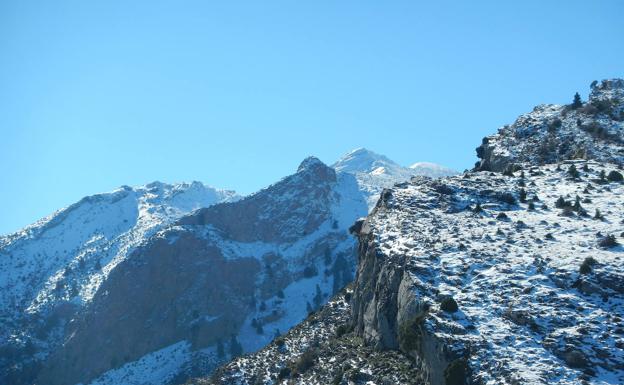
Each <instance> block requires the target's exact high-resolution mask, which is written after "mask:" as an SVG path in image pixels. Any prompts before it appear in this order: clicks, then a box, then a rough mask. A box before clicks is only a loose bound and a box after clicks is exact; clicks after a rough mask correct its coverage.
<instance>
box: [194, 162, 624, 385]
mask: <svg viewBox="0 0 624 385" xmlns="http://www.w3.org/2000/svg"><path fill="white" fill-rule="evenodd" d="M572 165H574V166H575V167H577V169H578V170H579V175H578V177H577V178H573V177H572V176H573V175H571V173H570V172H569V171H568V170H569V168H570V166H572ZM617 170H618V168H617V166H615V165H613V164H602V163H598V162H594V161H590V162H577V163H564V164H557V165H550V166H541V167H527V168H525V169H524V170H523V171H519V172H517V173H516V174H515V175H513V176H505V175H500V174H498V175H495V174H490V173H489V172H474V173H468V174H465V175H463V176H461V177H452V178H446V179H441V180H438V181H434V180H429V179H415V180H414V181H413V182H410V183H403V184H399V185H397V186H395V187H394V188H392V189H388V190H386V192H384V194H383V196H382V198H381V199H380V201H379V203H378V205H377V207H376V208H375V210H374V211H373V213H372V214H371V215H369V217H368V218H367V219H366V221H364V222H360V223H359V224H358V226H356V227H355V228H354V230H355V231H356V232H357V235H358V238H359V241H360V245H359V265H358V271H357V276H356V281H355V284H354V289H353V290H354V292H353V297H352V299H351V301H350V306H351V307H352V310H351V312H352V313H351V314H350V316H349V317H344V316H342V317H341V318H339V321H334V318H332V317H334V316H333V315H331V314H329V315H324V314H325V313H323V312H321V313H319V314H317V315H315V316H313V317H312V320H315V319H317V318H318V319H317V320H316V321H310V320H309V321H306V322H307V323H304V324H303V325H302V326H299V327H298V328H296V329H295V332H293V333H292V334H289V335H288V336H287V338H286V341H290V339H293V340H294V341H302V342H301V345H300V346H299V345H297V344H298V343H299V342H297V343H295V344H294V346H298V348H297V349H298V350H295V351H293V348H291V346H292V345H290V344H288V345H287V346H288V348H287V349H282V350H280V346H279V344H281V342H274V343H273V344H272V345H270V346H269V347H268V348H267V349H265V350H263V351H261V352H260V353H258V354H256V355H250V356H246V357H243V358H239V359H236V360H235V361H233V362H232V363H230V364H228V365H227V366H225V367H224V368H223V369H221V370H220V371H219V372H218V373H219V375H218V376H216V377H215V378H213V379H212V382H210V381H208V380H197V383H199V384H201V383H203V382H201V381H204V382H206V383H216V384H220V383H238V384H255V383H266V384H277V383H284V384H285V383H291V382H289V381H293V380H294V382H292V383H319V384H322V383H328V382H327V379H328V378H330V374H331V375H333V376H339V375H340V374H341V373H342V369H343V367H344V365H343V363H344V362H349V360H352V359H353V358H352V357H351V356H348V357H349V358H345V357H344V356H342V355H340V354H342V353H339V352H342V350H341V349H339V348H337V347H336V346H342V345H341V344H342V343H345V342H336V341H335V340H334V339H333V337H331V335H332V333H331V329H332V328H333V329H334V333H335V327H336V326H335V325H337V324H344V325H347V326H346V327H347V329H346V330H348V328H353V329H354V332H353V333H354V334H353V335H351V334H349V337H348V338H361V339H362V341H363V342H364V345H363V346H366V348H362V347H360V345H357V344H355V345H353V346H352V349H353V351H354V352H356V353H354V356H359V355H360V353H357V352H361V349H369V350H366V351H367V353H365V354H364V353H362V356H360V357H361V359H360V360H361V362H360V363H358V364H355V365H354V364H351V363H349V364H348V365H347V367H348V368H349V369H351V368H358V367H361V368H363V369H362V372H363V373H365V374H364V375H362V377H359V376H358V375H356V376H355V377H354V378H355V380H352V381H351V382H348V381H347V380H348V379H349V378H346V377H345V378H344V379H343V378H342V377H340V379H338V380H336V382H334V383H336V384H347V383H354V384H364V383H367V384H371V383H376V384H385V383H423V384H434V385H438V384H442V385H456V384H457V385H459V384H579V383H591V384H619V383H622V381H624V320H623V319H622V317H621V314H622V312H623V311H624V308H623V307H624V286H623V285H622V283H623V282H624V269H623V266H624V265H623V264H622V262H623V260H622V258H623V255H624V254H623V251H624V248H622V246H620V243H621V242H624V239H623V238H622V235H621V233H622V227H621V223H622V220H623V219H624V216H623V214H622V211H621V207H622V204H624V201H623V198H622V193H623V192H624V190H623V189H624V186H622V183H621V181H612V180H609V179H604V178H602V177H601V174H602V171H604V172H605V174H606V175H609V174H610V175H611V176H612V177H611V179H618V178H617V174H616V172H618V171H617ZM572 174H574V173H572ZM525 195H526V197H525ZM577 196H578V197H579V198H578V203H575V202H577V198H576V197H577ZM560 198H562V199H560ZM557 202H559V203H557ZM562 202H563V203H562ZM596 214H598V215H596ZM336 301H337V303H338V304H339V305H336V306H338V307H339V308H342V307H346V306H348V305H345V304H342V302H341V299H340V298H337V299H336ZM327 311H330V312H331V311H332V310H331V308H330V309H329V310H327ZM315 317H316V318H315ZM312 323H313V324H323V325H333V326H332V327H330V332H324V333H325V334H322V333H321V335H318V334H319V333H320V332H319V331H318V330H319V328H320V327H316V329H315V328H311V326H310V324H312ZM321 329H322V328H321ZM308 330H309V331H308ZM322 330H325V329H322ZM325 336H327V337H325ZM351 336H355V337H351ZM316 340H319V342H318V344H319V346H317V347H315V349H317V350H318V351H320V352H321V353H320V354H319V355H318V357H317V358H315V359H314V360H313V361H312V362H311V363H310V364H309V367H307V368H306V370H305V371H302V372H301V373H298V372H294V373H293V372H292V371H291V372H290V374H289V375H288V376H286V375H285V374H284V373H283V374H282V377H281V378H280V377H279V376H276V373H278V374H279V372H280V371H281V370H282V368H284V367H292V366H293V365H296V363H297V362H298V361H297V359H296V357H298V354H300V353H301V352H302V351H304V350H305V349H306V347H308V346H313V347H314V346H316V345H315V344H311V343H309V342H308V343H306V341H316ZM328 346H329V347H331V348H328ZM370 349H373V350H370ZM388 349H389V352H392V351H400V352H402V354H404V355H406V356H409V357H410V360H408V361H407V362H408V363H410V364H411V365H414V366H415V369H414V368H412V369H409V371H410V373H412V375H411V376H410V377H409V380H397V379H394V380H393V381H394V382H392V381H390V382H384V380H383V379H380V378H379V377H375V376H374V375H372V374H371V373H375V372H382V373H394V374H396V373H402V372H403V371H404V370H406V369H405V368H406V367H407V368H410V366H409V364H406V363H405V362H406V361H403V358H401V357H402V356H401V353H393V354H397V355H396V356H394V357H397V361H392V360H387V359H385V358H377V357H380V356H375V354H377V355H380V354H381V355H382V357H383V355H384V354H390V353H382V352H388ZM377 351H379V353H377ZM373 352H375V353H373ZM367 357H370V358H367ZM293 362H294V363H295V364H293ZM289 365H290V366H289ZM405 365H407V366H405ZM380 366H381V368H379V367H380ZM371 367H375V368H377V369H375V370H372V369H371ZM356 372H357V371H356ZM260 375H261V376H262V377H258V376H260ZM259 378H260V379H259ZM331 378H335V377H331ZM373 378H374V379H373Z"/></svg>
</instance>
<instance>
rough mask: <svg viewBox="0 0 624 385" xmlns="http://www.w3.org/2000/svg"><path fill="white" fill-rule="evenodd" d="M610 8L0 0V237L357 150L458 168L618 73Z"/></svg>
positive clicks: (615, 24)
mask: <svg viewBox="0 0 624 385" xmlns="http://www.w3.org/2000/svg"><path fill="white" fill-rule="evenodd" d="M623 14H624V2H622V1H617V0H614V1H592V2H590V1H566V2H560V1H543V0H542V1H521V2H512V1H474V2H473V1H470V2H468V1H436V2H418V1H384V2H379V1H376V2H373V1H313V2H302V1H283V2H280V1H249V2H239V1H223V2H216V1H215V2H208V1H167V2H160V1H151V0H150V1H131V2H130V1H114V0H111V1H54V2H52V1H39V2H37V1H25V0H19V1H10V0H8V1H2V2H1V3H0V55H1V56H0V134H1V137H0V167H1V168H0V172H1V182H0V234H3V233H8V232H12V231H15V230H17V229H19V228H21V227H23V226H24V225H26V224H29V223H31V222H33V221H35V220H37V219H38V218H40V217H43V216H45V215H47V214H50V213H51V212H53V211H54V210H56V209H58V208H61V207H63V206H66V205H68V204H71V203H73V202H75V201H76V200H78V199H80V198H81V197H83V196H85V195H90V194H93V193H97V192H103V191H110V190H112V189H114V188H116V187H118V186H120V185H123V184H128V185H137V184H144V183H147V182H150V181H153V180H161V181H165V182H175V181H190V180H200V181H203V182H205V183H207V184H210V185H214V186H217V187H223V188H230V189H235V190H237V191H240V192H242V193H249V192H253V191H255V190H257V189H259V188H261V187H263V186H266V185H268V184H270V183H272V182H274V181H276V180H277V179H279V178H280V177H282V176H285V175H287V174H289V173H292V172H293V171H294V170H295V169H296V167H297V165H298V163H299V162H300V161H301V160H302V159H303V158H304V157H305V156H306V155H311V154H313V155H316V156H318V157H319V158H321V159H322V160H323V161H325V162H327V163H331V162H333V161H334V160H336V159H337V158H338V157H339V156H340V155H342V154H343V153H345V152H347V151H348V150H350V149H352V148H355V147H360V146H363V147H367V148H369V149H372V150H374V151H376V152H379V153H383V154H385V155H387V156H388V157H390V158H391V159H394V160H396V161H397V162H399V163H402V164H404V165H408V164H411V163H413V162H416V161H433V162H438V163H442V164H444V165H447V166H450V167H454V168H456V169H459V170H463V169H465V168H469V167H471V166H472V165H473V164H474V162H475V160H476V157H475V152H474V148H475V147H476V146H477V145H478V144H479V142H480V140H481V138H482V137H483V136H485V135H487V134H490V133H493V132H494V131H495V130H496V129H497V128H498V127H499V126H501V125H503V124H506V123H511V122H512V121H513V120H514V119H515V118H516V116H517V115H518V114H520V113H523V112H527V111H529V110H530V109H531V108H532V107H533V106H534V105H536V104H539V103H567V102H570V101H571V99H572V95H573V94H574V92H575V91H579V92H580V93H581V95H582V96H583V97H584V98H586V96H587V92H588V88H589V83H590V82H591V81H592V80H594V79H602V78H609V77H622V76H624V71H623V67H622V66H623V63H624V49H623V48H624V47H623V45H624V43H623V41H624V23H622V20H621V17H622V15H623Z"/></svg>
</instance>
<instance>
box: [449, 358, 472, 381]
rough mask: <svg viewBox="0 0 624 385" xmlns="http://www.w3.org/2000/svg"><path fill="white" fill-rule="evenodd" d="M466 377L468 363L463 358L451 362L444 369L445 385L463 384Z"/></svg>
mask: <svg viewBox="0 0 624 385" xmlns="http://www.w3.org/2000/svg"><path fill="white" fill-rule="evenodd" d="M466 378H468V363H467V362H466V360H464V359H458V360H455V361H453V362H451V363H450V364H449V366H447V367H446V369H445V370H444V380H445V381H444V382H445V384H446V385H464V384H465V383H466Z"/></svg>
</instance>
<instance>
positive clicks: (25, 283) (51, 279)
mask: <svg viewBox="0 0 624 385" xmlns="http://www.w3.org/2000/svg"><path fill="white" fill-rule="evenodd" d="M238 198H239V197H238V196H237V195H236V194H235V193H234V192H232V191H224V190H218V189H214V188H212V187H208V186H205V185H203V184H201V183H199V182H193V183H181V184H175V185H169V184H165V183H160V182H154V183H150V184H148V185H145V186H140V187H135V188H132V187H128V186H124V187H122V188H120V189H118V190H116V191H114V192H112V193H104V194H98V195H93V196H89V197H86V198H84V199H82V200H80V201H79V202H77V203H75V204H73V205H71V206H69V207H67V208H64V209H62V210H59V211H57V212H56V213H54V214H52V215H50V216H49V217H46V218H43V219H42V220H40V221H38V222H37V223H35V224H33V225H31V226H29V227H27V228H25V229H23V230H21V231H19V232H17V233H14V234H10V235H8V236H4V237H1V238H0V320H1V322H2V325H3V327H2V328H0V341H1V343H0V379H3V378H5V379H10V381H9V382H13V383H19V382H20V381H22V380H27V379H28V378H30V377H32V376H33V373H36V372H37V370H38V369H37V367H38V365H39V362H40V361H41V360H42V359H44V358H45V357H46V356H47V355H48V354H49V352H50V351H51V350H53V349H55V347H56V346H57V345H58V344H59V343H61V340H62V336H63V328H64V325H65V324H66V323H67V322H69V321H70V320H71V319H72V318H73V317H74V316H75V314H77V313H78V312H80V311H81V309H83V308H84V306H86V305H87V304H88V303H89V302H90V301H91V300H92V299H93V296H94V295H95V293H96V292H97V290H98V288H99V287H100V286H101V285H102V283H103V282H104V281H105V280H106V279H107V277H108V276H109V275H110V274H111V272H113V271H114V270H115V269H116V267H117V266H118V265H119V264H120V263H121V262H123V261H124V260H125V259H126V258H127V256H128V255H129V254H130V253H131V252H132V251H133V250H134V249H135V248H136V247H138V246H139V245H140V244H141V243H142V242H144V241H145V240H146V239H148V238H149V237H150V236H151V235H152V234H154V233H156V232H157V231H158V230H159V229H162V228H163V227H165V226H167V225H169V224H170V223H172V222H174V221H175V220H177V219H178V218H180V217H182V216H184V215H186V214H188V213H190V212H192V211H193V210H195V209H198V208H200V207H205V206H209V205H211V204H215V203H218V202H224V201H233V200H236V199H238ZM34 352H36V354H33V353H34ZM27 381H32V379H31V380H27ZM0 382H1V381H0Z"/></svg>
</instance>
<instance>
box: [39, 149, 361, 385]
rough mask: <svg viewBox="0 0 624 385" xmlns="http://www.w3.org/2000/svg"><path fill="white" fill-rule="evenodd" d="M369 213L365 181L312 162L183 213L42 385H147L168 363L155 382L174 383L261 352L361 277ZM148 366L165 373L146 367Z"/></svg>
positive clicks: (113, 277) (137, 253)
mask: <svg viewBox="0 0 624 385" xmlns="http://www.w3.org/2000/svg"><path fill="white" fill-rule="evenodd" d="M366 213H367V206H366V203H365V200H364V199H363V198H362V196H361V195H360V193H359V190H358V185H357V181H356V180H355V178H354V177H353V176H352V175H351V174H348V173H336V172H335V170H334V169H332V168H330V167H327V166H326V165H324V164H323V163H322V162H320V161H319V160H318V159H316V158H312V157H311V158H307V159H305V160H304V161H303V162H302V163H301V165H300V166H299V168H298V170H297V172H296V173H295V174H293V175H291V176H288V177H286V178H284V179H282V180H281V181H279V182H277V183H275V184H274V185H271V186H269V187H267V188H265V189H263V190H261V191H259V192H257V193H255V194H252V195H250V196H248V197H245V198H242V199H241V200H238V201H236V202H232V203H222V204H217V205H213V206H210V207H207V208H203V209H200V210H197V211H195V212H193V213H192V214H190V215H187V216H184V217H182V218H180V219H179V220H177V221H176V222H175V223H173V224H172V225H171V226H169V227H167V228H165V229H163V230H161V231H159V232H158V233H157V234H155V235H154V236H152V237H151V238H149V239H148V240H147V241H146V242H144V243H143V244H141V245H140V246H139V247H138V248H136V249H135V250H134V251H133V252H132V253H130V254H129V255H128V256H127V258H126V259H125V260H124V261H122V262H120V263H119V264H118V265H117V268H116V269H115V270H114V271H112V272H111V273H110V274H109V275H108V277H107V279H106V281H104V282H103V283H102V285H101V286H100V288H99V289H98V290H97V292H96V293H95V295H94V297H93V299H92V301H91V302H90V303H89V306H88V307H87V308H86V309H85V310H84V311H83V312H82V313H81V314H80V315H79V317H77V318H76V319H75V320H74V321H73V322H71V323H70V324H69V325H68V328H67V330H66V332H65V335H67V336H69V337H68V338H67V339H66V340H65V341H64V344H63V346H62V347H60V348H59V349H58V350H57V351H56V352H55V353H54V354H53V355H52V356H51V357H50V359H48V360H47V362H46V364H45V367H44V369H43V370H42V372H41V374H40V376H39V381H40V382H41V383H45V384H51V385H54V384H75V383H78V382H83V383H89V382H91V381H94V382H93V383H95V384H105V383H119V382H120V381H121V382H122V383H125V384H131V383H142V381H144V378H143V377H142V376H143V375H144V374H145V373H144V372H145V371H146V370H147V371H148V372H149V371H152V370H155V369H157V368H161V367H162V366H163V365H164V366H165V367H168V368H170V369H171V370H170V371H169V372H168V373H166V375H163V376H162V377H161V378H159V379H158V382H157V383H166V382H170V381H173V382H175V381H177V380H178V379H179V378H183V377H184V376H185V375H188V373H192V372H193V371H200V372H209V371H210V370H211V369H212V367H214V366H215V365H216V364H217V363H218V362H221V361H223V360H225V359H227V357H229V356H233V355H234V356H235V355H237V354H240V352H249V351H255V350H257V349H259V348H261V347H263V346H264V345H265V344H267V343H268V342H270V341H271V340H272V339H273V338H274V337H275V335H276V334H278V333H280V332H281V331H286V330H288V329H289V328H290V327H292V326H294V325H295V324H297V323H298V322H300V321H301V320H303V319H304V318H305V317H306V315H307V314H308V312H309V311H311V309H316V308H318V307H319V306H321V305H322V304H324V303H325V302H326V301H327V299H328V298H329V296H331V295H332V294H333V293H335V292H337V291H338V290H339V289H340V288H342V287H343V286H344V285H345V284H346V283H348V282H349V281H351V279H352V276H353V269H354V266H355V259H354V258H355V254H354V251H355V241H354V239H353V238H352V237H350V236H349V234H348V232H347V230H346V229H347V228H348V227H349V226H351V225H352V224H353V222H354V221H355V220H356V219H357V218H359V217H361V216H363V215H366ZM219 346H225V347H226V349H225V350H226V353H225V354H220V353H219ZM154 355H159V356H161V359H160V360H154V359H152V358H150V357H153V356H154ZM145 362H152V364H153V365H155V366H154V367H150V368H147V369H144V370H143V372H141V373H138V372H136V371H135V369H136V367H137V366H140V365H143V366H145V365H146V364H145ZM106 372H108V373H106ZM137 376H139V377H137ZM176 376H177V377H176ZM98 377H99V378H98ZM111 379H114V380H111Z"/></svg>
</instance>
